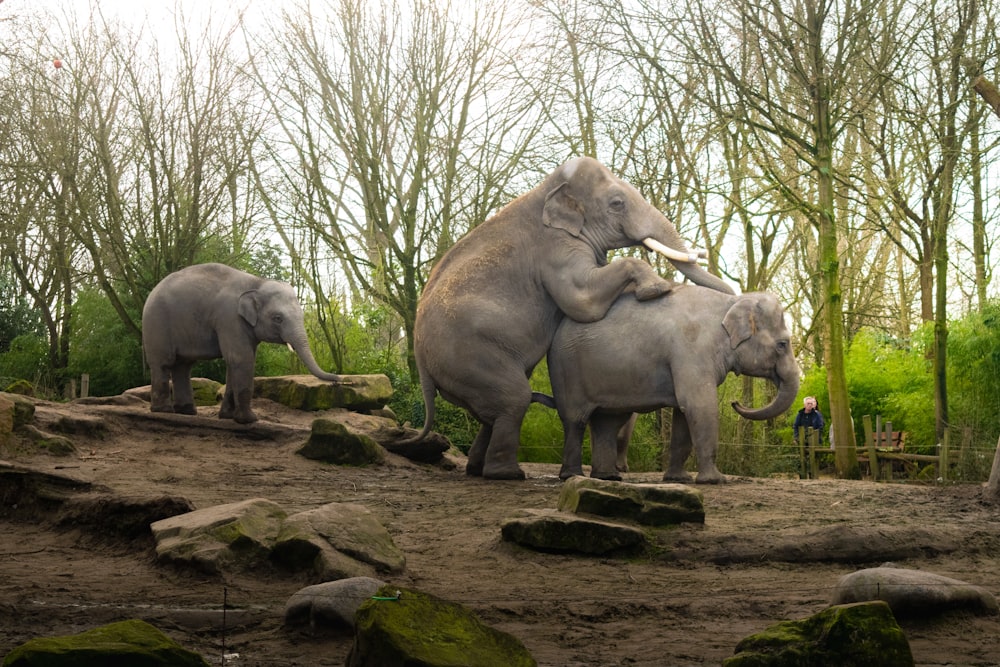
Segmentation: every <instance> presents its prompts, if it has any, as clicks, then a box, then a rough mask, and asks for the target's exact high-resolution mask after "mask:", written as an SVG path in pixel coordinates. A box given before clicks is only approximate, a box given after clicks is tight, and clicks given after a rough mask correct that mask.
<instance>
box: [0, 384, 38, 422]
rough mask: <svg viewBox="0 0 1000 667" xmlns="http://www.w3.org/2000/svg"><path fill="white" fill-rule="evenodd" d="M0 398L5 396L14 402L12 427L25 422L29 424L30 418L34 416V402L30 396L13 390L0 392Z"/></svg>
mask: <svg viewBox="0 0 1000 667" xmlns="http://www.w3.org/2000/svg"><path fill="white" fill-rule="evenodd" d="M0 398H5V399H6V400H8V401H10V402H11V403H13V404H14V412H13V415H14V425H13V427H14V428H15V429H16V428H20V427H21V426H24V425H25V424H30V423H31V420H33V419H34V418H35V404H34V402H32V400H31V399H30V398H27V397H26V396H25V395H22V394H18V393H15V392H0Z"/></svg>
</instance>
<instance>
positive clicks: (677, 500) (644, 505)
mask: <svg viewBox="0 0 1000 667" xmlns="http://www.w3.org/2000/svg"><path fill="white" fill-rule="evenodd" d="M558 507H559V509H560V510H562V511H564V512H574V513H578V514H596V515H598V516H603V517H607V518H611V519H626V520H629V521H635V522H637V523H640V524H642V525H646V526H672V525H676V524H678V523H705V504H704V498H703V496H702V493H701V491H699V490H697V489H693V488H691V487H689V486H687V485H685V484H628V483H625V482H616V481H610V480H604V479H595V478H593V477H571V478H569V479H568V480H566V482H565V483H563V488H562V492H561V493H560V495H559V505H558Z"/></svg>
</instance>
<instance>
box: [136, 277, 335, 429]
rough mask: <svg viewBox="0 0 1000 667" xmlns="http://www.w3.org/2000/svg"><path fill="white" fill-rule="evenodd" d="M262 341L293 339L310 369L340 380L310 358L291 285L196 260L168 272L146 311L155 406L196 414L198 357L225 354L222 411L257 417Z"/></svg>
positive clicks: (248, 419) (244, 420)
mask: <svg viewBox="0 0 1000 667" xmlns="http://www.w3.org/2000/svg"><path fill="white" fill-rule="evenodd" d="M261 341H264V342H267V343H286V344H288V346H289V347H291V348H292V349H293V350H294V351H295V353H296V354H298V355H299V359H301V360H302V363H304V364H305V365H306V368H308V369H309V372H310V373H312V374H313V375H315V376H316V377H318V378H320V379H321V380H327V381H329V382H338V383H339V382H342V379H341V377H340V376H339V375H335V374H333V373H326V372H324V371H323V370H322V369H320V367H319V365H318V364H317V363H316V360H315V359H314V358H313V355H312V351H311V350H310V349H309V339H308V337H307V336H306V330H305V324H304V321H303V314H302V307H301V306H300V305H299V301H298V299H297V298H296V296H295V290H293V289H292V287H291V285H288V284H286V283H282V282H278V281H276V280H266V279H264V278H259V277H257V276H254V275H251V274H249V273H246V272H244V271H239V270H237V269H234V268H232V267H229V266H225V265H224V264H196V265H194V266H189V267H187V268H184V269H181V270H180V271H176V272H174V273H171V274H170V275H168V276H167V277H166V278H164V279H163V280H161V281H160V282H159V283H158V284H157V285H156V287H154V288H153V291H152V292H150V293H149V297H148V298H147V299H146V304H145V306H144V307H143V309H142V347H143V352H144V354H145V356H146V363H147V364H148V365H149V371H150V376H151V381H152V384H151V392H150V393H151V398H150V407H151V409H152V411H153V412H179V413H182V414H188V415H193V414H196V410H195V407H194V397H193V395H192V391H191V367H192V366H193V365H194V363H195V362H196V361H198V360H201V359H218V358H220V357H221V358H223V359H225V361H226V393H225V396H224V397H223V401H222V405H221V407H220V408H219V417H220V418H223V419H229V418H231V419H233V420H235V421H236V422H238V423H240V424H250V423H253V422H255V421H257V416H256V415H255V414H254V413H253V410H251V409H250V399H251V398H252V396H253V378H254V365H255V363H256V359H257V345H258V343H260V342H261ZM171 379H173V401H172V402H171V399H170V380H171Z"/></svg>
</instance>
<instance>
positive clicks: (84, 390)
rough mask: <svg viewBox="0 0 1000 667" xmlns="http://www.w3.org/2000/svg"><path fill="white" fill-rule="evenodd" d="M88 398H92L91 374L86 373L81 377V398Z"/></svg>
mask: <svg viewBox="0 0 1000 667" xmlns="http://www.w3.org/2000/svg"><path fill="white" fill-rule="evenodd" d="M88 396H90V373H84V374H83V375H81V376H80V398H87V397H88Z"/></svg>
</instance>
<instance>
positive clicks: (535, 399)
mask: <svg viewBox="0 0 1000 667" xmlns="http://www.w3.org/2000/svg"><path fill="white" fill-rule="evenodd" d="M531 402H532V403H541V404H542V405H544V406H545V407H547V408H552V409H553V410H555V409H556V400H555V399H554V398H552V397H551V396H549V395H548V394H543V393H541V392H540V391H533V392H531Z"/></svg>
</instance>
